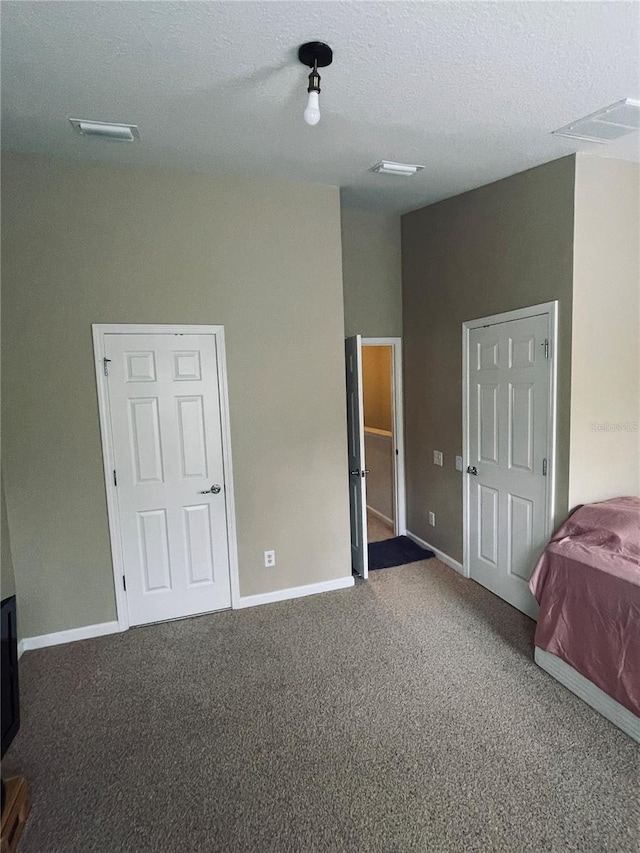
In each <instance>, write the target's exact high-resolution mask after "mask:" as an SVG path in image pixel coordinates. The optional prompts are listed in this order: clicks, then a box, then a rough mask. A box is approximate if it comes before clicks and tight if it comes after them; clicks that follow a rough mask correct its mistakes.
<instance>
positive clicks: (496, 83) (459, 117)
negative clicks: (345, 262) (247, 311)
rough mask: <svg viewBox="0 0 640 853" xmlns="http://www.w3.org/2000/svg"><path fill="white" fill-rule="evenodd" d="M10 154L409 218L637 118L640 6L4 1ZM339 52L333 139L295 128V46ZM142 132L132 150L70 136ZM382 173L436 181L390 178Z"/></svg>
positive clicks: (298, 104) (631, 155) (5, 122)
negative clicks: (320, 193)
mask: <svg viewBox="0 0 640 853" xmlns="http://www.w3.org/2000/svg"><path fill="white" fill-rule="evenodd" d="M1 10H2V143H3V147H5V148H8V149H13V150H20V151H28V152H35V153H37V152H43V153H51V154H56V155H60V156H63V157H68V158H73V159H77V160H83V161H86V160H93V161H113V162H118V163H134V164H145V165H154V164H155V165H164V166H172V167H178V168H189V169H196V170H202V171H226V172H245V173H251V174H257V175H269V176H278V177H288V178H293V179H298V180H307V181H318V182H322V183H329V184H335V185H338V186H340V187H342V188H343V193H342V194H343V200H344V202H345V203H346V204H348V205H357V206H362V207H369V208H375V209H379V210H388V211H405V210H409V209H412V208H415V207H420V206H422V205H424V204H428V203H431V202H434V201H437V200H439V199H441V198H445V197H447V196H451V195H455V194H457V193H460V192H463V191H465V190H467V189H470V188H472V187H476V186H479V185H482V184H486V183H489V182H490V181H493V180H496V179H498V178H501V177H505V176H506V175H510V174H513V173H514V172H519V171H522V170H523V169H526V168H528V167H530V166H533V165H537V164H539V163H544V162H547V161H549V160H553V159H555V158H557V157H562V156H563V155H565V154H568V153H571V152H573V151H576V150H582V151H592V152H594V153H597V154H604V155H605V156H612V157H620V158H622V159H640V134H639V133H636V134H633V136H630V137H627V138H625V139H622V140H620V141H619V142H616V143H613V144H611V145H608V146H606V147H604V146H599V145H597V144H595V143H588V142H580V141H578V140H569V139H561V138H558V137H553V136H551V135H550V131H552V130H553V129H554V128H557V127H561V126H562V125H566V124H567V123H568V122H570V121H572V120H573V119H576V118H579V117H580V116H583V115H585V114H587V113H590V112H593V111H594V110H596V109H598V108H600V107H603V106H605V105H607V104H609V103H612V102H613V101H617V100H620V99H621V98H625V97H631V98H637V99H640V61H639V49H638V45H639V43H640V5H639V4H638V3H637V2H615V0H611V2H602V3H600V2H586V3H583V2H497V3H484V2H463V3H450V2H443V0H441V1H440V2H413V3H405V2H383V3H380V2H358V0H351V2H329V0H325V2H313V0H311V1H310V2H300V0H299V2H277V0H262V2H207V3H200V2H193V1H192V2H153V0H148V2H97V0H80V2H59V1H58V2H46V0H40V2H25V1H24V0H20V2H7V1H6V0H5V2H3V3H2V7H1ZM311 39H320V40H323V41H327V42H328V43H329V44H330V45H331V46H332V47H333V49H334V63H333V65H332V66H331V67H329V68H327V69H324V71H323V73H322V94H321V104H320V106H321V110H322V120H321V122H320V124H319V125H318V126H317V127H314V128H312V127H308V126H307V125H306V124H305V123H304V121H303V119H302V111H303V109H304V106H305V102H306V76H307V74H308V70H307V69H305V68H304V67H303V66H302V65H300V64H299V63H298V61H297V59H296V50H297V47H298V45H299V44H300V43H301V42H303V41H307V40H311ZM69 117H77V118H89V119H98V120H105V121H117V122H131V123H133V124H138V125H139V127H140V134H141V140H140V142H136V143H134V144H117V143H113V142H108V141H96V140H88V139H85V138H82V137H80V136H78V135H75V134H74V133H73V131H72V129H71V127H70V125H69V124H68V122H67V118H69ZM381 158H387V159H392V160H400V161H405V162H416V163H421V164H424V165H425V167H426V168H425V169H424V171H422V172H420V173H419V174H418V175H417V176H416V177H414V178H411V179H407V178H401V177H390V176H384V175H383V176H379V175H374V174H371V173H370V172H369V171H368V170H369V168H370V167H371V166H372V165H373V164H374V163H375V162H376V161H378V160H380V159H381Z"/></svg>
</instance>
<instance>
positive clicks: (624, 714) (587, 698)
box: [534, 646, 640, 743]
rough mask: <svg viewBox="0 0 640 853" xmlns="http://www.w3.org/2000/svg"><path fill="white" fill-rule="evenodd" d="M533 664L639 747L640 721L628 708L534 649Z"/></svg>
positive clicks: (541, 650) (542, 652)
mask: <svg viewBox="0 0 640 853" xmlns="http://www.w3.org/2000/svg"><path fill="white" fill-rule="evenodd" d="M534 660H535V662H536V663H537V664H538V666H539V667H541V668H542V669H544V670H545V672H548V673H549V675H552V676H553V677H554V678H555V679H556V681H559V682H560V684H563V685H564V686H565V687H566V688H567V690H570V691H571V692H572V693H575V694H576V696H579V697H580V699H582V701H583V702H586V703H587V705H591V707H592V708H594V709H595V710H596V711H597V712H598V713H599V714H602V716H603V717H606V718H607V720H609V721H610V722H611V723H613V725H614V726H617V727H618V728H619V729H622V731H623V732H625V734H628V735H629V737H632V738H633V739H634V740H635V741H637V742H638V743H640V717H636V715H635V714H633V713H632V712H631V711H630V710H629V709H628V708H625V707H624V705H621V704H620V703H619V702H616V700H615V699H612V698H611V696H609V695H608V694H607V693H605V692H604V690H601V689H600V688H599V687H596V685H595V684H594V683H593V682H592V681H589V679H588V678H585V677H584V675H581V674H580V673H579V672H578V671H577V670H576V669H574V668H573V667H572V666H571V665H570V664H568V663H565V661H563V660H562V659H561V658H559V657H557V655H552V654H551V653H550V652H545V651H544V650H543V649H540V648H538V646H536V647H535V653H534Z"/></svg>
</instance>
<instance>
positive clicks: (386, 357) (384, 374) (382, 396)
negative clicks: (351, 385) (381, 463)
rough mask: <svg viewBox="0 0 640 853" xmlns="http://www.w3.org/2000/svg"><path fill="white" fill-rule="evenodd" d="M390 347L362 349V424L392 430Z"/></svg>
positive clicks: (367, 347)
mask: <svg viewBox="0 0 640 853" xmlns="http://www.w3.org/2000/svg"><path fill="white" fill-rule="evenodd" d="M391 363H392V362H391V347H377V346H363V347H362V398H363V407H364V424H365V426H368V427H373V428H374V429H386V430H389V431H391V430H392V429H393V422H392V420H393V419H392V412H393V409H392V405H391Z"/></svg>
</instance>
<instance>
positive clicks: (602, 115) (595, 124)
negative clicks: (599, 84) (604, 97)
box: [553, 98, 640, 143]
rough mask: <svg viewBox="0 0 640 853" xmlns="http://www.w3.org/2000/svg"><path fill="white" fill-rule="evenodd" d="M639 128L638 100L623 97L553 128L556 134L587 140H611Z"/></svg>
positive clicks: (639, 104) (639, 109) (639, 111)
mask: <svg viewBox="0 0 640 853" xmlns="http://www.w3.org/2000/svg"><path fill="white" fill-rule="evenodd" d="M638 130H640V101H632V100H631V98H625V99H624V101H617V102H616V103H615V104H611V106H608V107H604V108H603V109H601V110H598V111H597V112H595V113H591V115H588V116H585V117H584V118H579V119H578V120H577V121H574V122H572V123H571V124H568V125H567V126H566V127H561V128H560V129H559V130H554V131H553V133H554V134H555V135H556V136H568V137H570V138H571V139H586V140H588V141H589V142H603V143H606V142H613V141H614V140H616V139H620V137H621V136H626V135H627V134H628V133H633V132H634V131H638Z"/></svg>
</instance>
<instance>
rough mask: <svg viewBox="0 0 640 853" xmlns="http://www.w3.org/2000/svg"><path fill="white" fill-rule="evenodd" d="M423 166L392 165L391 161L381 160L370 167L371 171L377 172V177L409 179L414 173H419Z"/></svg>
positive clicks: (409, 164)
mask: <svg viewBox="0 0 640 853" xmlns="http://www.w3.org/2000/svg"><path fill="white" fill-rule="evenodd" d="M422 169H424V166H414V165H412V164H411V163H393V162H392V161H391V160H381V161H380V162H379V163H376V165H375V166H372V168H371V171H372V172H377V173H378V174H379V175H404V177H405V178H410V177H411V176H412V175H415V174H416V172H420V171H421V170H422Z"/></svg>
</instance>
